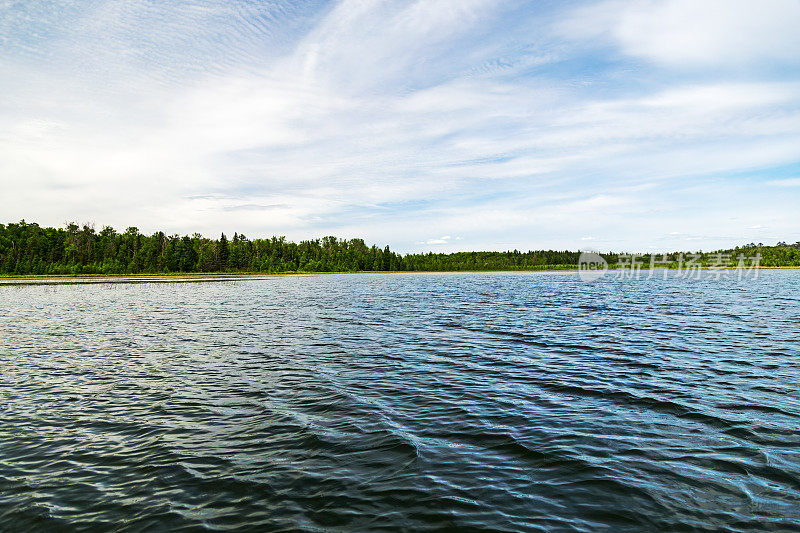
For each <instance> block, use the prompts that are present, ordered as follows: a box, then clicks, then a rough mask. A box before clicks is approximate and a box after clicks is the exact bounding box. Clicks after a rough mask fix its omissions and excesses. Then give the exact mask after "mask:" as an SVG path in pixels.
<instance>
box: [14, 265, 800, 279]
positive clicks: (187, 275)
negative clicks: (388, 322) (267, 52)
mask: <svg viewBox="0 0 800 533" xmlns="http://www.w3.org/2000/svg"><path fill="white" fill-rule="evenodd" d="M757 269H758V270H796V269H800V266H759V267H757ZM612 270H620V269H619V268H615V267H614V266H611V265H610V266H609V271H612ZM650 270H651V269H650V268H642V269H640V272H650ZM653 270H656V271H658V270H670V271H677V270H681V269H679V268H674V267H659V268H656V269H653ZM694 270H702V271H716V270H736V267H716V268H711V267H695V268H694ZM683 271H684V272H686V271H687V270H686V269H685V268H684V269H683ZM576 272H578V267H577V265H575V266H574V267H571V268H570V267H564V268H548V269H535V268H526V269H516V270H388V271H383V270H362V271H352V272H330V271H319V272H307V271H287V272H157V273H136V274H28V275H18V274H0V281H5V280H8V281H13V280H22V281H25V280H31V281H36V280H93V279H96V280H113V279H122V280H137V279H140V280H159V279H165V280H167V279H176V278H179V279H186V280H202V281H205V280H212V279H219V280H225V279H247V278H263V277H268V276H316V275H321V274H326V275H344V274H466V273H475V274H487V273H497V274H515V273H534V274H547V273H576Z"/></svg>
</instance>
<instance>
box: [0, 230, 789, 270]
mask: <svg viewBox="0 0 800 533" xmlns="http://www.w3.org/2000/svg"><path fill="white" fill-rule="evenodd" d="M739 251H743V252H747V254H748V255H753V254H755V253H761V255H762V260H761V264H762V265H764V266H800V243H797V244H794V245H787V244H784V243H781V245H779V246H774V247H768V246H763V245H762V246H757V245H753V246H747V247H742V248H741V249H740V248H735V249H732V250H728V251H726V252H727V253H728V254H729V255H731V256H732V257H733V259H732V260H735V256H736V255H737V254H738V253H739ZM602 255H603V257H604V258H605V259H606V260H607V261H608V262H609V263H611V264H613V263H615V262H616V261H617V256H616V254H611V253H609V254H602ZM579 256H580V252H577V251H566V250H565V251H556V250H531V251H527V252H521V251H519V250H513V251H507V252H454V253H432V252H429V253H413V254H399V253H396V252H393V251H391V250H390V249H389V246H385V247H383V248H380V247H377V246H375V245H372V246H368V245H367V244H366V243H365V242H364V240H363V239H338V238H336V237H324V238H322V239H313V240H305V241H300V242H299V243H294V242H291V241H287V240H286V238H285V237H271V238H265V239H248V238H247V237H246V236H244V235H242V234H239V233H234V234H233V236H232V237H231V238H228V237H226V236H225V234H222V235H221V236H220V238H219V239H210V238H207V237H203V236H201V235H200V234H198V233H195V234H193V235H191V236H188V235H183V236H180V235H166V234H165V233H164V232H161V231H158V232H156V233H153V234H151V235H146V234H143V233H141V232H140V231H139V230H138V229H137V228H135V227H130V228H127V229H126V230H125V231H124V232H118V231H116V230H115V229H114V228H111V227H109V226H105V227H103V228H102V229H101V230H100V231H96V230H95V228H94V226H93V225H91V224H84V225H82V226H79V225H78V224H75V223H69V224H67V225H66V226H65V227H64V228H50V227H41V226H39V225H38V224H35V223H26V222H25V221H24V220H23V221H20V222H17V223H11V224H0V274H4V275H80V274H161V273H211V272H253V273H283V272H370V271H384V272H389V271H393V272H396V271H409V272H432V271H480V270H495V271H497V270H549V269H562V268H577V265H578V259H579ZM669 257H672V258H673V259H674V258H676V256H675V255H670V256H669ZM640 260H641V261H642V262H643V263H645V264H646V263H647V262H648V261H649V258H648V256H645V257H642V258H641V259H640ZM712 260H713V258H712V257H711V254H703V261H708V262H710V261H712Z"/></svg>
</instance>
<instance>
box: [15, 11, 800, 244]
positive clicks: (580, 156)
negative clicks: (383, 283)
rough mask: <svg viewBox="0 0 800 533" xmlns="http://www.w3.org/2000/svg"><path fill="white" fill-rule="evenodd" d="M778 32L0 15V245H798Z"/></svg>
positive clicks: (291, 14) (263, 16) (522, 20)
mask: <svg viewBox="0 0 800 533" xmlns="http://www.w3.org/2000/svg"><path fill="white" fill-rule="evenodd" d="M798 28H800V1H798V0H759V1H758V2H753V1H751V0H719V1H714V0H665V1H646V0H645V1H640V2H626V1H614V0H610V1H600V2H573V1H538V2H521V1H503V0H426V1H421V0H416V1H412V0H409V1H402V2H400V1H398V2H382V1H374V0H360V1H350V0H344V1H321V0H320V1H309V2H303V1H283V0H274V1H264V2H256V1H237V2H232V1H229V0H219V1H217V0H192V1H180V0H160V1H159V0H142V1H139V2H130V1H127V0H123V1H110V0H97V1H94V0H83V1H73V2H70V1H68V0H60V1H40V0H20V1H16V0H0V95H2V97H0V191H2V192H1V193H0V222H4V223H8V222H15V221H19V220H21V219H25V220H26V221H28V222H37V223H39V224H40V225H47V226H63V225H64V224H65V223H66V222H69V221H76V222H78V223H86V222H88V223H93V224H95V225H96V227H97V229H98V230H99V229H100V228H101V227H102V226H105V225H110V226H113V227H115V228H116V229H118V230H124V229H125V228H127V227H129V226H136V227H138V228H139V229H140V230H141V231H143V232H146V233H151V232H154V231H157V230H163V231H165V232H166V233H168V234H172V233H178V234H191V233H194V232H199V233H202V234H204V235H207V236H215V237H216V236H218V235H219V233H220V232H223V231H224V232H225V233H226V234H228V235H231V234H233V232H234V231H237V232H239V233H243V234H245V235H246V236H247V237H249V238H256V237H268V236H272V235H285V236H287V238H289V239H291V240H301V239H309V238H318V237H322V236H324V235H335V236H339V237H343V238H353V237H361V238H364V239H365V240H366V241H367V242H368V243H376V244H378V245H380V246H383V245H385V244H389V245H390V246H391V247H392V249H394V250H397V251H401V252H413V251H428V250H431V251H456V250H507V249H515V248H516V249H520V250H528V249H542V248H552V249H571V250H576V249H581V250H602V251H627V252H633V251H643V252H647V251H652V250H705V251H708V250H712V249H719V248H723V247H729V246H733V245H739V244H746V243H749V242H755V243H758V242H763V243H764V244H775V243H776V242H777V241H786V242H795V241H800V31H798Z"/></svg>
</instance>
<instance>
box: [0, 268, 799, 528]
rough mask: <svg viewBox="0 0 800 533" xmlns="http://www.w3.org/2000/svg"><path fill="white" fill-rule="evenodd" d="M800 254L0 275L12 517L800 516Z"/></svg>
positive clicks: (571, 523)
mask: <svg viewBox="0 0 800 533" xmlns="http://www.w3.org/2000/svg"><path fill="white" fill-rule="evenodd" d="M799 287H800V271H785V270H774V271H763V272H761V273H760V275H759V276H758V278H757V279H743V280H736V279H713V278H712V277H708V276H706V277H702V278H701V279H683V278H678V277H676V276H674V275H669V276H667V278H666V279H663V278H662V277H661V276H656V277H654V278H653V279H639V280H625V279H614V278H613V277H610V276H607V277H605V278H602V279H599V280H597V281H594V282H592V283H586V282H582V281H581V280H580V279H579V278H578V276H577V274H575V273H571V274H567V273H465V274H365V275H358V274H354V275H316V276H273V277H263V278H258V279H233V280H223V281H214V282H189V283H163V282H162V283H91V284H71V285H70V284H53V285H8V284H6V285H2V286H0V301H2V315H1V316H0V360H1V361H2V365H3V366H2V369H3V370H2V377H0V398H2V405H1V406H0V530H20V531H23V530H31V529H37V530H59V531H70V530H74V529H114V530H122V531H140V530H178V529H184V530H192V529H195V528H197V529H201V528H205V529H212V530H214V529H220V530H222V529H225V530H237V529H240V530H247V529H255V530H289V529H303V530H308V531H336V530H342V531H352V530H392V531H396V530H409V531H421V530H432V529H447V528H457V529H469V530H475V529H491V530H501V531H531V530H548V531H553V530H578V531H597V530H600V529H608V530H609V531H624V530H656V529H658V530H671V531H681V530H719V529H727V530H733V531H738V530H742V531H745V530H764V529H770V530H787V531H788V530H794V531H796V530H798V529H800V431H798V429H799V428H800V392H798V391H799V390H800V388H799V387H800V367H799V366H798V356H800V342H798V336H799V335H800V291H798V288H799Z"/></svg>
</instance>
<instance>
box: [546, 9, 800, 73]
mask: <svg viewBox="0 0 800 533" xmlns="http://www.w3.org/2000/svg"><path fill="white" fill-rule="evenodd" d="M798 27H800V3H798V2H796V1H794V0H761V1H759V2H752V1H750V0H704V1H701V2H698V1H696V0H658V1H656V0H650V1H643V2H624V1H620V0H612V1H609V2H601V3H598V4H594V5H591V6H589V7H581V8H579V9H577V10H576V11H575V12H573V14H572V16H570V17H568V18H567V19H565V20H564V21H563V22H562V23H561V24H560V25H559V29H560V31H561V32H562V33H564V34H565V35H567V36H570V37H581V38H595V39H596V38H601V37H607V38H609V39H611V40H613V41H614V42H615V43H617V44H618V45H619V47H620V49H621V50H622V51H623V52H624V53H626V54H628V55H631V56H637V57H641V58H645V59H648V60H653V61H656V62H659V63H664V64H667V65H670V66H678V67H686V66H710V67H712V68H716V67H720V66H735V65H752V64H754V63H758V62H767V63H768V64H767V65H766V66H773V65H772V64H773V63H776V62H777V63H792V64H797V63H798V62H800V57H798V54H797V52H796V51H797V50H798V49H800V32H798V31H797V28H798Z"/></svg>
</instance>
